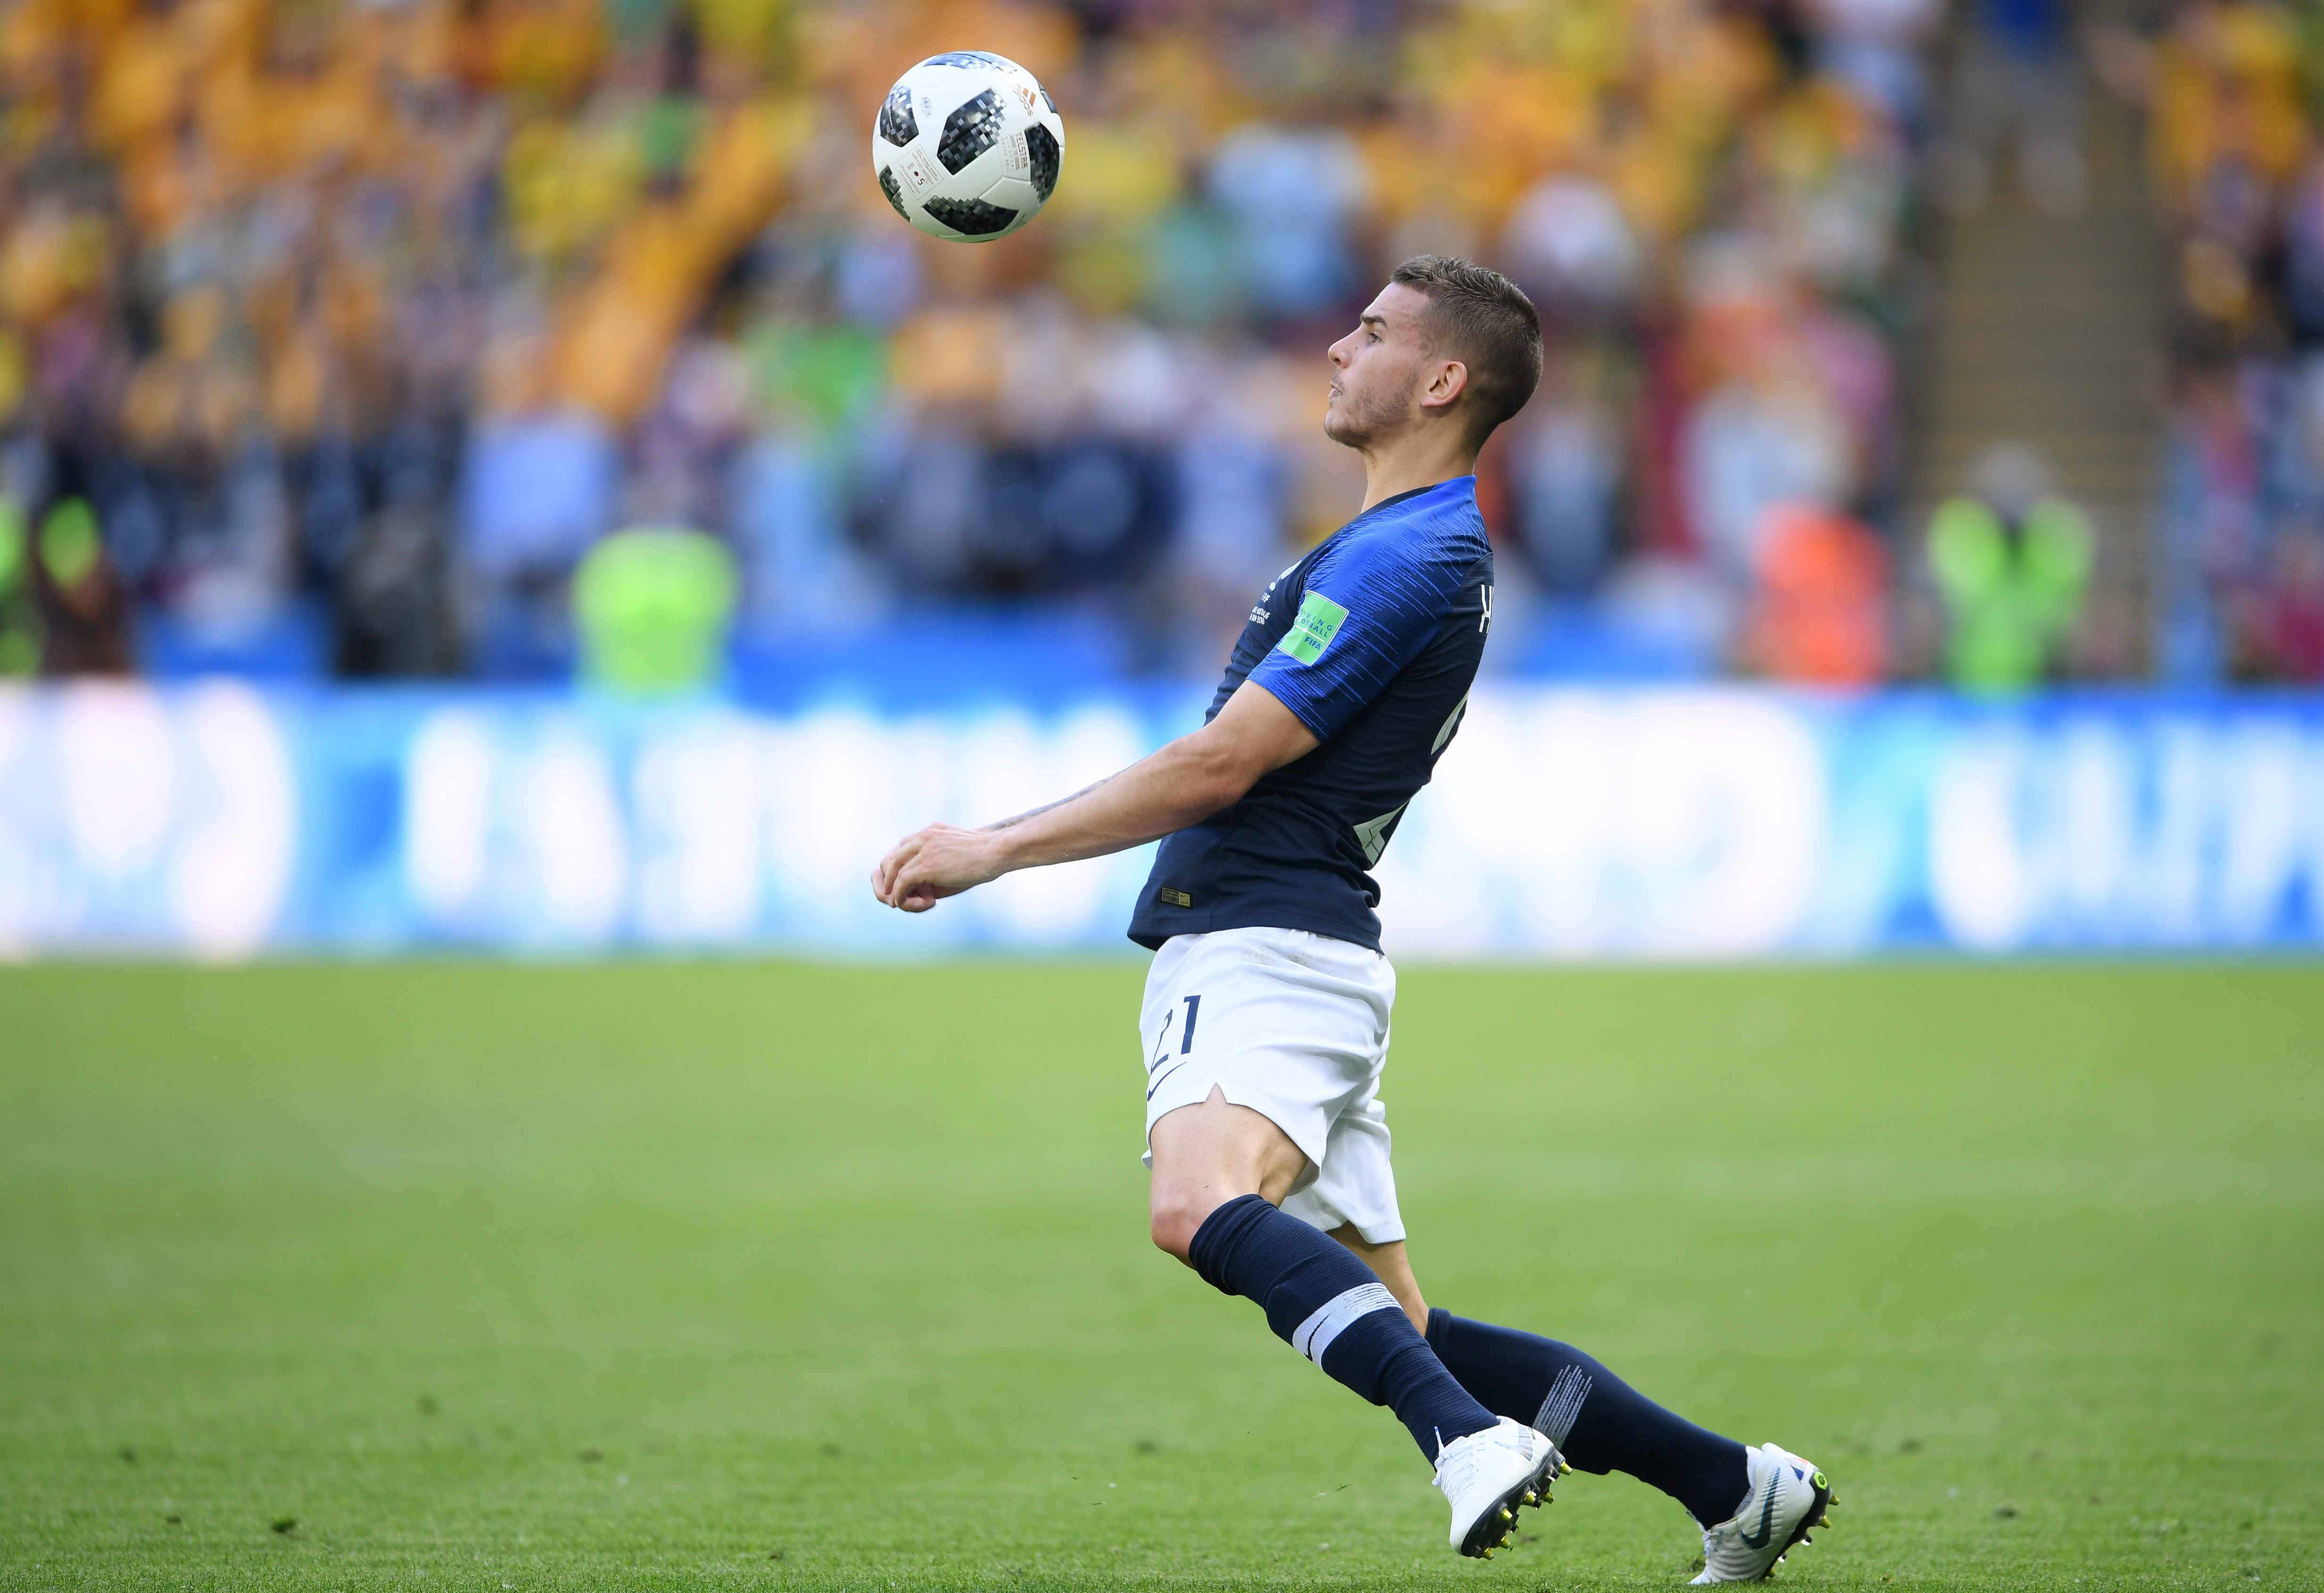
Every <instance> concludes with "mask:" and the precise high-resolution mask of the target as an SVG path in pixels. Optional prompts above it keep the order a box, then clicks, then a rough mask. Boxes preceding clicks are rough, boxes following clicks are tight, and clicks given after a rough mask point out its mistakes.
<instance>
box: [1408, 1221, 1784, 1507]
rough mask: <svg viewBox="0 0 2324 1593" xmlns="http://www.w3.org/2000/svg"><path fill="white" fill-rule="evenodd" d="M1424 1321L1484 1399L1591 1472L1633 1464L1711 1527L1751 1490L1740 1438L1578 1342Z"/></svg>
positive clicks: (1444, 1317) (1437, 1316) (1447, 1318)
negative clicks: (1615, 1369) (1665, 1403)
mask: <svg viewBox="0 0 2324 1593" xmlns="http://www.w3.org/2000/svg"><path fill="white" fill-rule="evenodd" d="M1407 1270H1409V1268H1408V1266H1407ZM1425 1320H1426V1322H1427V1327H1426V1329H1425V1331H1426V1333H1427V1337H1428V1342H1429V1344H1430V1345H1431V1346H1432V1347H1434V1349H1435V1351H1436V1354H1437V1358H1439V1359H1440V1360H1442V1361H1443V1363H1444V1366H1445V1369H1446V1370H1447V1371H1449V1372H1451V1373H1452V1375H1454V1376H1455V1377H1457V1378H1459V1379H1460V1380H1461V1385H1462V1387H1463V1388H1466V1389H1467V1390H1468V1391H1469V1392H1470V1393H1471V1394H1474V1395H1476V1396H1477V1400H1478V1403H1480V1404H1482V1405H1483V1406H1484V1407H1485V1408H1486V1409H1487V1410H1489V1411H1492V1412H1496V1413H1498V1414H1499V1415H1504V1416H1508V1417H1510V1418H1512V1419H1513V1420H1515V1421H1518V1422H1526V1423H1528V1424H1529V1425H1531V1426H1532V1427H1534V1428H1535V1430H1537V1431H1540V1432H1542V1433H1545V1434H1546V1435H1547V1437H1548V1439H1549V1441H1550V1442H1552V1443H1554V1444H1555V1445H1556V1446H1557V1447H1558V1448H1559V1449H1561V1450H1562V1451H1563V1453H1564V1455H1565V1458H1566V1459H1567V1460H1568V1461H1569V1462H1570V1463H1572V1465H1574V1466H1576V1467H1578V1468H1581V1469H1582V1470H1583V1471H1592V1472H1596V1473H1598V1474H1600V1476H1602V1475H1604V1474H1605V1473H1607V1472H1609V1471H1626V1472H1628V1473H1629V1474H1630V1475H1631V1476H1632V1477H1637V1479H1638V1480H1639V1481H1641V1482H1644V1483H1646V1484H1648V1485H1649V1486H1654V1487H1657V1488H1660V1489H1661V1490H1662V1491H1663V1492H1665V1493H1666V1494H1668V1495H1669V1496H1671V1497H1672V1498H1674V1499H1676V1500H1677V1501H1678V1502H1679V1503H1680V1504H1682V1505H1685V1506H1686V1509H1687V1514H1690V1515H1692V1516H1693V1517H1694V1518H1695V1520H1696V1521H1698V1522H1701V1524H1703V1525H1705V1526H1708V1525H1710V1524H1711V1523H1713V1522H1718V1521H1724V1520H1725V1519H1726V1518H1727V1517H1728V1516H1729V1515H1731V1514H1734V1512H1735V1505H1736V1502H1737V1501H1738V1500H1739V1499H1741V1498H1742V1497H1743V1496H1744V1494H1745V1493H1746V1492H1748V1489H1749V1487H1750V1477H1749V1475H1748V1469H1749V1468H1748V1465H1747V1464H1746V1461H1745V1459H1744V1449H1743V1446H1742V1445H1741V1444H1739V1443H1737V1442H1736V1441H1735V1440H1733V1439H1730V1438H1722V1437H1720V1435H1719V1434H1718V1433H1715V1432H1711V1431H1706V1430H1704V1429H1703V1428H1701V1427H1697V1426H1696V1425H1695V1424H1694V1423H1693V1422H1689V1421H1687V1420H1686V1419H1685V1418H1683V1417H1682V1416H1679V1415H1676V1414H1674V1413H1673V1412H1670V1411H1667V1410H1665V1409H1664V1408H1663V1407H1662V1406H1660V1405H1658V1404H1656V1403H1655V1402H1654V1401H1652V1400H1650V1399H1648V1398H1646V1396H1645V1395H1644V1394H1640V1393H1638V1392H1637V1390H1636V1389H1634V1388H1632V1387H1631V1386H1630V1385H1628V1384H1627V1383H1625V1382H1623V1381H1622V1379H1620V1378H1619V1377H1617V1376H1616V1375H1614V1374H1613V1373H1611V1372H1609V1371H1608V1370H1607V1369H1606V1368H1605V1366H1603V1365H1601V1364H1600V1362H1598V1361H1597V1360H1595V1359H1593V1358H1592V1357H1590V1356H1588V1355H1586V1354H1584V1353H1583V1352H1582V1351H1581V1350H1579V1349H1576V1348H1573V1346H1572V1345H1570V1344H1564V1343H1561V1342H1559V1341H1558V1340H1557V1339H1554V1338H1541V1337H1539V1336H1537V1335H1535V1334H1532V1333H1525V1332H1520V1331H1518V1330H1517V1329H1514V1328H1502V1327H1497V1326H1495V1325H1494V1324H1492V1323H1490V1322H1480V1321H1474V1320H1471V1319H1469V1318H1466V1317H1456V1316H1454V1315H1453V1314H1452V1312H1451V1311H1443V1310H1437V1311H1430V1312H1429V1313H1428V1315H1427V1317H1426V1319H1425Z"/></svg>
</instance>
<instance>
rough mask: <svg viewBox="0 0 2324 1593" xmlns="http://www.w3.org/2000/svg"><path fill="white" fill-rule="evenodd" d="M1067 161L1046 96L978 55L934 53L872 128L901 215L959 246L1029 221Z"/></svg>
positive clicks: (1058, 121)
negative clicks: (1059, 169) (1058, 171)
mask: <svg viewBox="0 0 2324 1593" xmlns="http://www.w3.org/2000/svg"><path fill="white" fill-rule="evenodd" d="M1064 163H1065V119H1064V118H1063V117H1061V116H1058V115H1057V102H1056V100H1054V99H1051V98H1050V97H1049V91H1048V90H1047V89H1046V88H1042V87H1041V85H1040V83H1039V82H1038V81H1037V79H1035V78H1034V76H1033V74H1032V73H1030V72H1028V71H1027V70H1026V69H1024V68H1023V67H1020V66H1019V65H1018V64H1017V63H1016V62H1015V61H1013V60H1009V59H1007V58H1006V57H1004V56H999V55H988V54H986V53H985V52H984V51H981V50H955V51H948V52H947V53H945V54H943V55H932V56H930V57H928V59H927V60H924V61H922V62H921V63H920V64H919V65H918V66H916V67H914V68H913V69H911V70H910V71H908V72H906V73H905V74H904V75H903V76H902V77H900V78H899V79H896V86H895V87H894V88H890V90H888V97H887V98H886V99H885V100H883V101H881V106H880V116H879V119H878V120H877V121H876V122H874V123H873V124H872V127H871V170H872V171H873V172H875V173H876V174H877V175H878V176H879V179H880V190H881V192H882V193H884V194H886V195H887V196H888V202H889V203H890V204H891V205H893V206H895V207H896V214H897V215H899V216H901V217H902V218H904V219H905V220H907V221H908V222H910V223H911V224H912V225H913V226H914V227H918V228H919V229H920V230H921V231H922V232H924V233H927V235H928V236H931V237H939V238H949V239H951V240H953V241H954V242H955V243H971V244H989V243H991V241H992V240H993V239H995V238H1005V237H1007V236H1009V235H1010V233H1012V232H1015V231H1016V230H1017V229H1018V228H1019V227H1022V226H1024V225H1025V224H1026V223H1027V222H1028V221H1030V220H1032V219H1033V218H1034V217H1035V216H1036V215H1037V214H1039V212H1040V208H1041V207H1042V206H1043V205H1046V204H1047V203H1048V202H1049V195H1050V193H1051V192H1052V191H1053V190H1055V189H1056V186H1057V169H1058V168H1059V167H1060V166H1061V165H1063V164H1064Z"/></svg>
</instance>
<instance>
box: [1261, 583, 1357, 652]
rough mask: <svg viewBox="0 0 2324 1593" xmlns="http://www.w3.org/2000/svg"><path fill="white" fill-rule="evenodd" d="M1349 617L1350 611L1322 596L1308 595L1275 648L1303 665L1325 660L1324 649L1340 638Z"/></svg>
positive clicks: (1303, 599) (1310, 593)
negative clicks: (1278, 648) (1334, 638)
mask: <svg viewBox="0 0 2324 1593" xmlns="http://www.w3.org/2000/svg"><path fill="white" fill-rule="evenodd" d="M1347 617H1348V611H1347V610H1346V609H1344V608H1342V607H1340V606H1339V605H1338V604H1337V603H1334V602H1333V601H1332V600H1331V599H1330V598H1329V597H1325V596H1323V593H1321V592H1309V593H1308V594H1306V595H1305V597H1302V598H1301V599H1300V600H1299V613H1298V615H1297V616H1296V617H1294V618H1293V620H1292V622H1291V628H1290V629H1289V630H1287V631H1286V632H1284V633H1283V640H1282V641H1280V642H1278V643H1277V644H1276V645H1277V646H1278V647H1280V648H1281V649H1282V650H1283V651H1284V652H1286V653H1289V654H1290V655H1291V656H1292V657H1294V658H1296V659H1297V660H1298V661H1299V662H1301V663H1314V662H1315V661H1316V660H1317V659H1319V658H1321V657H1323V649H1324V648H1326V647H1329V646H1330V645H1331V644H1332V638H1333V637H1334V636H1336V635H1338V634H1340V626H1341V625H1342V624H1344V623H1345V622H1346V620H1347Z"/></svg>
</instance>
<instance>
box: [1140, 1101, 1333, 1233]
mask: <svg viewBox="0 0 2324 1593" xmlns="http://www.w3.org/2000/svg"><path fill="white" fill-rule="evenodd" d="M1147 1144H1148V1147H1149V1148H1150V1151H1151V1153H1152V1156H1153V1161H1154V1187H1153V1201H1154V1207H1155V1209H1156V1210H1157V1212H1159V1211H1160V1210H1161V1209H1163V1207H1164V1206H1165V1205H1166V1204H1168V1203H1170V1202H1172V1201H1176V1200H1182V1199H1185V1196H1186V1193H1187V1191H1189V1190H1196V1189H1199V1190H1205V1191H1208V1192H1209V1193H1210V1194H1211V1195H1212V1197H1213V1199H1212V1200H1211V1204H1212V1206H1213V1207H1216V1206H1221V1205H1223V1204H1225V1203H1226V1202H1227V1201H1229V1200H1231V1199H1237V1198H1239V1197H1240V1196H1243V1195H1264V1196H1265V1197H1266V1198H1267V1199H1268V1201H1270V1202H1272V1203H1274V1204H1277V1205H1280V1204H1281V1203H1282V1200H1283V1198H1284V1196H1286V1194H1288V1193H1290V1192H1291V1186H1292V1184H1293V1182H1294V1181H1296V1179H1298V1177H1299V1176H1300V1174H1301V1173H1302V1172H1304V1171H1305V1168H1306V1162H1307V1158H1306V1156H1305V1154H1304V1153H1302V1152H1301V1151H1300V1149H1299V1147H1298V1146H1297V1145H1296V1144H1293V1143H1292V1140H1291V1136H1290V1135H1287V1134H1285V1133H1284V1132H1283V1130H1282V1129H1280V1128H1278V1127H1277V1126H1276V1125H1275V1123H1274V1122H1273V1120H1271V1119H1270V1118H1268V1116H1266V1115H1265V1114H1264V1113H1261V1112H1255V1111H1253V1110H1251V1109H1250V1107H1238V1106H1236V1105H1234V1104H1233V1103H1231V1101H1229V1100H1228V1099H1227V1098H1226V1096H1225V1092H1224V1091H1223V1090H1222V1089H1221V1088H1218V1087H1216V1086H1213V1088H1212V1090H1211V1093H1210V1095H1209V1096H1208V1097H1206V1098H1203V1100H1200V1101H1196V1102H1194V1103H1192V1104H1191V1105H1188V1106H1184V1107H1177V1108H1176V1109H1175V1110H1173V1111H1169V1112H1166V1113H1164V1114H1163V1115H1162V1116H1160V1117H1158V1118H1157V1119H1156V1120H1155V1123H1154V1126H1153V1127H1152V1128H1150V1129H1148V1131H1147ZM1206 1215H1207V1213H1206Z"/></svg>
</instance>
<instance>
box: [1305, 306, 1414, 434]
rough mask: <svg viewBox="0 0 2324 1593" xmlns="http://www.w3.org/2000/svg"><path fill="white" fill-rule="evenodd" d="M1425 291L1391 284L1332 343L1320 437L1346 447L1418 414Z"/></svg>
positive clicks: (1393, 428)
mask: <svg viewBox="0 0 2324 1593" xmlns="http://www.w3.org/2000/svg"><path fill="white" fill-rule="evenodd" d="M1427 310H1428V295H1426V294H1425V293H1423V292H1420V291H1419V290H1418V289H1416V288H1407V287H1406V286H1405V285H1404V284H1403V283H1401V282H1390V283H1389V284H1388V286H1387V287H1385V288H1383V289H1381V290H1380V296H1379V298H1377V299H1375V300H1373V301H1371V303H1370V304H1369V306H1368V307H1367V308H1366V309H1365V310H1364V313H1363V319H1362V320H1360V321H1359V322H1358V323H1357V326H1356V329H1355V330H1354V331H1352V332H1350V333H1349V334H1348V335H1347V336H1346V337H1344V338H1341V339H1340V340H1339V341H1338V342H1336V343H1334V344H1333V345H1332V347H1331V360H1332V400H1331V403H1330V404H1329V405H1328V406H1327V407H1326V408H1325V409H1324V411H1323V435H1324V436H1326V437H1328V438H1330V439H1331V440H1333V441H1334V442H1341V443H1345V444H1346V445H1347V446H1348V447H1350V448H1362V447H1364V446H1366V445H1367V444H1369V443H1373V442H1377V441H1381V440H1385V439H1387V438H1388V437H1390V436H1393V435H1394V434H1395V433H1396V432H1397V431H1401V430H1403V428H1405V427H1406V426H1407V425H1409V424H1411V423H1412V422H1413V421H1415V420H1416V418H1417V408H1418V406H1417V404H1416V403H1415V397H1416V391H1417V389H1418V387H1419V385H1420V378H1421V374H1422V369H1423V367H1424V366H1425V365H1426V364H1427V348H1426V346H1425V341H1424V339H1423V338H1422V337H1421V325H1420V322H1421V317H1422V316H1423V315H1425V313H1426V312H1427Z"/></svg>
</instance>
